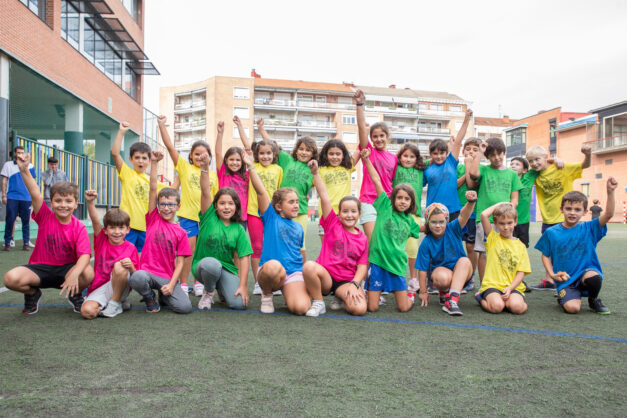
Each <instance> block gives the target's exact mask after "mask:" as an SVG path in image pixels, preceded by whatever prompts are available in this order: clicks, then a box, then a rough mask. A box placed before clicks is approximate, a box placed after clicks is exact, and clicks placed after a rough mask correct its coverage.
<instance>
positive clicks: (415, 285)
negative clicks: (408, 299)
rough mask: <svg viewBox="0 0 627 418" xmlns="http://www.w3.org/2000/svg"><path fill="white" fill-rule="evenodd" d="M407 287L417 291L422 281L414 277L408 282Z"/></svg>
mask: <svg viewBox="0 0 627 418" xmlns="http://www.w3.org/2000/svg"><path fill="white" fill-rule="evenodd" d="M407 288H408V289H409V290H411V291H414V292H417V291H418V290H420V282H419V281H418V279H417V278H415V277H414V278H413V279H411V280H410V281H409V283H407Z"/></svg>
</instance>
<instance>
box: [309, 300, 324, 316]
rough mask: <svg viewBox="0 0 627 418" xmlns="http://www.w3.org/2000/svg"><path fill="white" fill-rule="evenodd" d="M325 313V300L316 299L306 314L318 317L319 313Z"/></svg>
mask: <svg viewBox="0 0 627 418" xmlns="http://www.w3.org/2000/svg"><path fill="white" fill-rule="evenodd" d="M325 313H327V310H326V308H325V307H324V301H323V300H314V301H313V302H312V304H311V308H309V310H308V311H307V313H306V314H305V315H307V316H312V317H316V316H319V315H323V314H325Z"/></svg>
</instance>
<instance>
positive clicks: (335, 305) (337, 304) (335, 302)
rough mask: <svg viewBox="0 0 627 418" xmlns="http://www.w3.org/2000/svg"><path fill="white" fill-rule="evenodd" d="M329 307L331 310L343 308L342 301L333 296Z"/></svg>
mask: <svg viewBox="0 0 627 418" xmlns="http://www.w3.org/2000/svg"><path fill="white" fill-rule="evenodd" d="M329 308H330V309H331V310H332V311H339V310H340V309H344V301H343V300H342V299H340V298H338V297H337V296H333V300H332V301H331V303H329Z"/></svg>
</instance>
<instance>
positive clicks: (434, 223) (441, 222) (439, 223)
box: [429, 221, 446, 226]
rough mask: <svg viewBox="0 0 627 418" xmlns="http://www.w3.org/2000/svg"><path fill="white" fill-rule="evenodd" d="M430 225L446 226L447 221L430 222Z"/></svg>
mask: <svg viewBox="0 0 627 418" xmlns="http://www.w3.org/2000/svg"><path fill="white" fill-rule="evenodd" d="M429 225H433V226H441V225H446V221H429Z"/></svg>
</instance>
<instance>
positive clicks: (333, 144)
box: [318, 139, 353, 170]
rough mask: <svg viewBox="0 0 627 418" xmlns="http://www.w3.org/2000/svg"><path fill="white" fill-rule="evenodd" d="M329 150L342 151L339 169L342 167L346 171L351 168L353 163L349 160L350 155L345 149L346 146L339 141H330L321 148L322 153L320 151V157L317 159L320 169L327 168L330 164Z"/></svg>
mask: <svg viewBox="0 0 627 418" xmlns="http://www.w3.org/2000/svg"><path fill="white" fill-rule="evenodd" d="M331 148H338V149H339V150H340V151H342V162H340V167H344V168H345V169H347V170H350V169H351V168H353V162H352V160H351V155H350V153H349V152H348V149H347V148H346V145H344V143H343V142H342V141H340V140H339V139H330V140H328V141H327V142H326V144H324V146H323V147H322V151H320V156H319V158H318V165H319V166H320V167H329V166H330V165H331V163H329V155H328V154H329V150H330V149H331Z"/></svg>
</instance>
